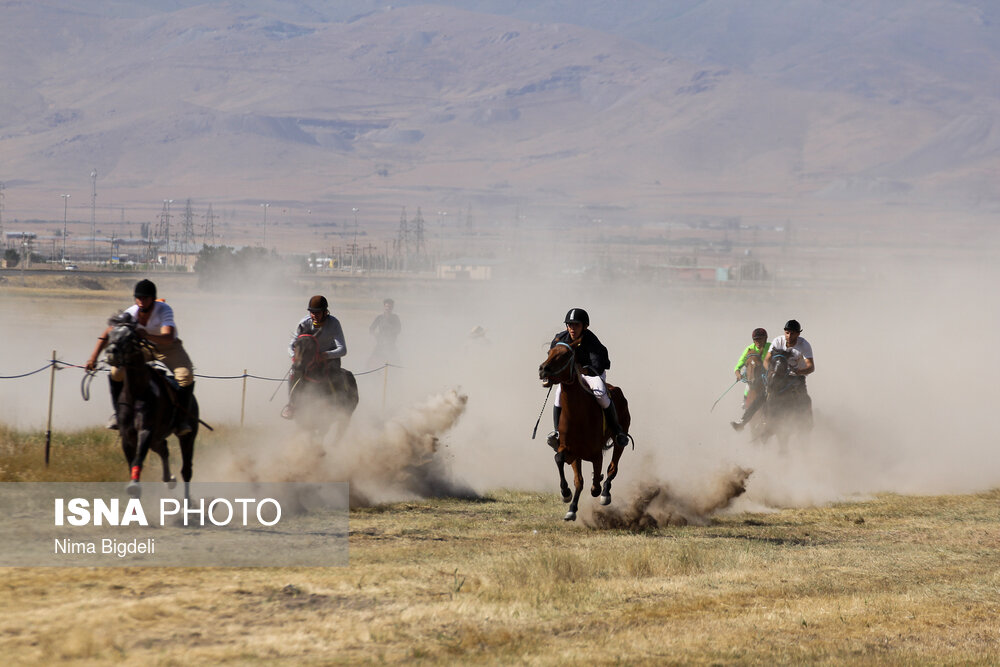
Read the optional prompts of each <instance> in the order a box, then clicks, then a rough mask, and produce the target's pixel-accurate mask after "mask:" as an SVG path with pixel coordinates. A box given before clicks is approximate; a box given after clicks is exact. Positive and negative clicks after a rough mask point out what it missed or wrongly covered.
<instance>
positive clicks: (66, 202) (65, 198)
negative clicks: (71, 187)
mask: <svg viewBox="0 0 1000 667" xmlns="http://www.w3.org/2000/svg"><path fill="white" fill-rule="evenodd" d="M62 198H63V237H62V246H63V247H62V261H63V263H64V264H65V263H66V211H67V209H68V208H69V195H62Z"/></svg>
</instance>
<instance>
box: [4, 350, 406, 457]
mask: <svg viewBox="0 0 1000 667" xmlns="http://www.w3.org/2000/svg"><path fill="white" fill-rule="evenodd" d="M67 368H79V369H80V370H83V371H84V372H88V371H87V370H86V366H81V365H79V364H71V363H68V362H65V361H62V360H60V359H58V358H57V355H56V350H52V358H51V359H49V361H48V362H47V363H46V364H45V365H44V366H42V367H41V368H38V369H35V370H33V371H28V372H26V373H18V374H17V375H0V380H20V379H23V378H27V377H31V376H32V375H38V374H39V373H44V372H45V371H47V370H48V371H50V373H51V375H50V378H49V403H48V419H47V421H46V426H45V465H46V466H47V465H48V464H49V450H50V448H51V444H52V406H53V403H54V396H55V382H56V371H61V370H65V369H67ZM390 368H399V369H403V368H405V366H397V365H396V364H390V363H388V362H387V363H385V364H383V365H381V366H378V367H376V368H373V369H371V370H367V371H362V372H359V373H354V377H359V376H362V375H370V374H371V373H378V372H379V371H381V372H382V373H383V382H382V408H383V409H385V403H386V394H387V392H388V383H389V369H390ZM93 372H94V373H96V372H101V373H107V372H109V371H108V369H107V368H99V369H95V371H93ZM193 375H194V377H196V378H202V379H205V380H241V381H242V383H243V395H242V398H241V399H240V426H241V427H242V426H243V422H244V417H245V415H246V398H247V380H262V381H264V382H279V383H283V382H286V381H287V379H288V377H287V374H286V376H285V377H280V378H276V377H267V376H265V375H255V374H253V373H248V372H247V369H243V373H241V374H240V375H206V374H203V373H193ZM84 379H85V380H88V379H90V378H84ZM85 384H86V385H89V382H85ZM279 388H280V387H279ZM275 393H277V392H275ZM84 398H85V399H88V398H89V387H88V390H86V391H85V393H84ZM272 398H274V396H273V395H272Z"/></svg>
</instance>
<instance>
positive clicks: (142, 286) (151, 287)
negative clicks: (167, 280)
mask: <svg viewBox="0 0 1000 667" xmlns="http://www.w3.org/2000/svg"><path fill="white" fill-rule="evenodd" d="M132 296H134V297H135V298H137V299H138V298H140V297H144V296H151V297H153V298H154V299H155V298H156V283H154V282H153V281H152V280H147V279H145V278H143V279H142V280H140V281H139V282H137V283H136V284H135V291H133V293H132Z"/></svg>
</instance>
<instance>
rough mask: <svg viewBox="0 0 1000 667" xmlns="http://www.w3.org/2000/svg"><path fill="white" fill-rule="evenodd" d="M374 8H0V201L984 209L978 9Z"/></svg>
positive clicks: (993, 49)
mask: <svg viewBox="0 0 1000 667" xmlns="http://www.w3.org/2000/svg"><path fill="white" fill-rule="evenodd" d="M392 5H393V8H391V9H390V8H389V3H383V2H370V1H368V2H360V1H359V2H320V1H318V0H313V1H301V2H278V1H277V0H272V1H253V0H247V1H244V2H212V3H202V2H195V1H193V0H176V1H175V2H171V3H164V2H153V0H147V1H145V2H135V1H129V2H125V1H124V0H98V1H86V2H85V1H84V0H75V1H71V2H60V3H55V2H47V1H45V0H42V1H38V2H0V16H2V19H3V25H4V37H5V38H4V40H2V41H0V151H2V154H3V156H4V159H3V162H2V164H0V180H2V181H4V182H5V183H6V185H7V195H8V196H7V200H6V214H5V216H6V217H7V218H8V219H9V218H10V217H11V215H15V216H16V215H21V216H23V217H31V216H34V215H44V213H40V212H39V209H42V210H44V211H48V212H49V213H51V209H53V208H54V206H53V204H52V202H59V201H60V199H59V196H58V194H59V193H61V192H68V191H73V192H78V193H80V194H79V197H78V198H77V197H74V200H73V202H74V204H76V205H81V204H83V202H84V201H89V200H88V194H89V187H90V183H89V179H88V174H89V173H90V171H91V170H92V169H94V168H96V170H97V173H98V176H99V178H98V184H99V189H100V193H101V194H100V201H101V203H102V204H103V205H114V206H120V207H122V208H126V207H128V208H131V209H136V208H138V209H143V210H146V215H147V217H148V216H149V215H151V213H150V210H155V209H156V202H158V201H161V200H162V199H164V198H166V197H174V198H184V197H194V198H196V199H200V200H202V201H214V202H216V203H217V205H227V206H237V207H238V206H243V205H252V206H254V207H256V205H257V203H258V202H259V201H262V200H264V199H267V200H275V201H282V202H286V203H287V205H289V206H292V205H300V206H302V207H303V208H306V207H308V208H310V209H311V210H316V211H324V212H334V211H339V212H341V213H342V212H343V211H344V210H349V209H350V207H351V206H352V205H354V204H355V203H357V202H364V203H365V207H366V210H367V211H372V212H374V211H379V212H380V213H379V214H380V215H383V216H387V219H389V220H391V219H392V218H393V217H398V211H399V207H400V206H407V205H409V206H411V207H413V208H415V207H416V206H420V205H422V206H425V207H427V209H428V210H431V209H433V208H434V207H442V206H443V207H465V206H475V207H477V209H482V210H485V211H506V212H508V213H510V214H511V215H512V214H513V213H512V211H513V210H514V208H515V207H517V208H518V210H532V209H533V210H535V211H545V212H546V215H551V216H553V217H561V218H563V219H573V218H574V216H578V217H580V219H587V218H588V214H586V213H582V214H581V213H580V211H581V210H583V211H586V210H587V208H588V207H592V208H594V209H595V210H610V211H617V213H615V214H614V215H618V216H619V217H620V218H621V219H623V220H626V219H631V220H643V219H660V218H662V217H663V216H665V215H669V214H670V213H672V212H677V211H698V210H714V211H718V210H721V209H726V210H728V211H733V210H736V211H739V210H740V209H743V208H746V207H757V206H763V207H764V208H770V209H774V208H775V206H777V207H778V208H779V209H780V208H782V207H786V206H787V203H788V202H797V204H795V206H796V207H805V208H809V207H813V208H816V207H822V206H832V205H834V204H832V203H831V202H843V201H848V202H850V201H864V202H872V203H879V202H891V203H893V204H896V205H899V204H903V205H907V206H914V207H921V206H929V205H931V204H933V205H935V206H940V205H941V204H942V202H945V203H948V202H950V205H952V206H955V207H963V206H967V205H968V206H976V207H980V208H981V207H983V206H987V207H989V206H996V205H997V202H998V201H1000V183H998V182H997V180H996V178H995V175H996V173H997V170H998V167H1000V130H998V128H997V126H996V119H997V118H998V115H997V110H998V99H997V98H998V95H1000V87H998V84H997V81H1000V60H998V55H997V54H998V52H1000V31H998V28H997V25H998V24H997V22H996V19H997V18H998V16H997V10H996V9H994V8H993V7H992V5H986V4H985V3H972V2H958V1H957V0H938V1H935V0H927V1H925V2H920V3H898V2H890V1H888V0H886V1H875V2H869V3H853V2H832V1H830V2H821V1H819V0H809V1H801V2H799V1H795V2H793V1H791V0H788V1H781V2H777V1H776V2H746V3H733V2H722V1H721V0H720V1H716V0H707V1H704V2H695V1H694V0H684V1H679V2H672V3H665V2H656V1H652V0H649V1H646V0H637V1H636V2H630V3H627V7H628V9H627V11H623V10H621V9H620V8H621V7H623V5H614V11H612V8H611V5H612V3H607V2H596V1H594V2H576V3H566V2H557V1H555V0H548V1H540V2H531V3H529V2H509V1H508V2H499V1H497V2H493V1H491V0H478V1H477V0H467V1H465V2H457V1H455V2H448V1H447V0H442V1H441V2H439V3H436V4H433V5H432V4H426V3H422V2H417V1H415V0H414V1H407V0H403V1H401V2H394V3H392ZM762 202H765V203H763V204H762ZM766 202H771V203H766ZM810 202H812V203H810ZM345 207H346V209H345ZM605 217H606V216H605Z"/></svg>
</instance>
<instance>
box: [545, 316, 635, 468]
mask: <svg viewBox="0 0 1000 667" xmlns="http://www.w3.org/2000/svg"><path fill="white" fill-rule="evenodd" d="M564 323H565V325H566V330H565V331H560V332H559V333H557V334H556V335H555V337H554V338H553V339H552V344H551V345H549V349H552V348H553V347H555V346H556V345H558V344H559V343H565V344H567V345H569V346H570V347H571V348H572V349H573V353H574V355H575V357H576V360H577V363H578V364H579V365H580V366H581V370H582V371H583V379H584V381H585V382H586V383H587V385H588V386H589V387H590V389H591V391H593V393H594V398H596V399H597V402H598V404H599V405H600V406H601V409H603V410H604V419H605V421H606V422H607V424H608V428H610V429H611V432H612V433H613V434H614V436H615V444H616V445H620V446H622V447H624V446H625V445H627V444H628V435H626V434H625V432H624V431H623V430H622V427H621V425H620V424H619V423H618V413H617V411H616V410H615V404H614V402H612V400H611V397H610V396H608V390H607V387H606V386H605V384H604V378H605V375H606V374H607V370H608V369H609V368H611V360H610V359H609V358H608V348H606V347H604V344H603V343H601V341H600V339H598V338H597V335H596V334H594V332H593V331H591V330H590V315H588V314H587V311H585V310H584V309H583V308H571V309H570V310H569V312H567V313H566V318H565V320H564ZM561 388H562V387H561V385H559V384H557V385H556V395H555V398H554V400H553V402H552V422H553V424H555V430H554V431H552V433H550V434H549V436H548V438H547V439H546V442H547V443H548V445H549V447H551V448H552V449H556V450H558V449H559V416H560V415H561V414H562V405H561V404H560V400H559V398H560V396H561V395H562V392H561Z"/></svg>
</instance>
